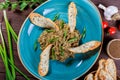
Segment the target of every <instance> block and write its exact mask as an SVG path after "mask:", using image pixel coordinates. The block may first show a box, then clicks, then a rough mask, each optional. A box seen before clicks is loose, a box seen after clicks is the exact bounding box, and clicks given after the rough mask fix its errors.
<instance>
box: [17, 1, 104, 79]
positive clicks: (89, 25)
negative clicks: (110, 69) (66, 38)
mask: <svg viewBox="0 0 120 80" xmlns="http://www.w3.org/2000/svg"><path fill="white" fill-rule="evenodd" d="M72 1H73V2H74V3H75V4H76V6H77V11H78V13H77V26H76V29H77V30H79V31H80V33H82V31H83V29H84V27H86V37H85V38H84V39H82V41H81V42H82V43H85V42H88V41H91V40H98V41H101V42H102V34H103V33H102V27H101V17H100V14H99V12H98V10H97V8H96V7H95V6H94V4H93V3H92V2H91V1H90V0H49V1H46V2H45V3H44V4H42V5H40V6H39V7H37V8H36V9H35V10H34V11H33V12H36V13H39V14H41V15H43V16H45V17H47V18H50V19H53V18H54V16H55V14H57V13H59V14H60V17H59V19H63V20H64V21H65V22H66V23H68V5H69V3H70V2H72ZM43 30H44V29H42V28H40V27H38V26H35V25H33V24H32V23H31V22H30V20H29V18H27V19H26V20H25V22H24V23H23V25H22V28H21V30H20V33H19V40H18V53H19V57H20V60H21V62H22V64H23V65H24V67H25V68H26V69H27V70H28V71H29V72H30V73H31V74H32V75H33V76H35V77H36V78H38V79H43V80H72V79H77V78H79V77H81V76H82V75H83V74H85V73H86V72H87V71H88V70H89V69H90V68H91V67H92V66H93V64H94V63H95V62H96V60H97V58H98V56H99V54H100V51H101V49H99V50H97V51H94V52H92V53H88V54H87V53H86V54H77V55H75V58H74V59H72V58H69V59H67V60H66V61H65V62H63V63H62V62H59V61H55V60H50V68H49V72H48V74H47V76H45V77H42V76H40V75H39V74H38V64H39V61H40V54H41V50H40V49H39V48H38V49H37V50H36V51H35V50H34V43H35V42H36V40H37V39H38V37H39V36H40V34H41V33H42V32H43ZM37 46H39V47H40V45H39V44H38V45H37Z"/></svg>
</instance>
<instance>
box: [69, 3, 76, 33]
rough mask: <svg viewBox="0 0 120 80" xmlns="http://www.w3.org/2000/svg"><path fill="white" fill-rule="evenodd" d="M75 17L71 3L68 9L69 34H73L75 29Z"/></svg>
mask: <svg viewBox="0 0 120 80" xmlns="http://www.w3.org/2000/svg"><path fill="white" fill-rule="evenodd" d="M76 15H77V9H76V5H75V3H74V2H71V3H70V5H69V9H68V20H69V23H68V24H69V27H70V32H73V31H74V30H75V27H76Z"/></svg>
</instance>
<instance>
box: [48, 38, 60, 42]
mask: <svg viewBox="0 0 120 80" xmlns="http://www.w3.org/2000/svg"><path fill="white" fill-rule="evenodd" d="M57 40H58V37H55V38H52V39H50V40H49V43H53V42H55V41H57Z"/></svg>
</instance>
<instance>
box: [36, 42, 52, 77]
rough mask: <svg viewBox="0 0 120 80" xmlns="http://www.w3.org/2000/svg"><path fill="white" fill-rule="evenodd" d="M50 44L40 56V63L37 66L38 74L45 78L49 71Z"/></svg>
mask: <svg viewBox="0 0 120 80" xmlns="http://www.w3.org/2000/svg"><path fill="white" fill-rule="evenodd" d="M51 47H52V44H50V45H48V46H47V47H46V48H45V49H44V50H43V52H42V53H41V55H40V63H39V66H38V73H39V74H40V75H41V76H45V75H46V74H47V73H48V69H49V55H50V49H51Z"/></svg>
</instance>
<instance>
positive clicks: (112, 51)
mask: <svg viewBox="0 0 120 80" xmlns="http://www.w3.org/2000/svg"><path fill="white" fill-rule="evenodd" d="M107 54H108V55H109V56H110V57H111V58H112V59H115V60H120V39H113V40H111V41H110V42H109V43H108V45H107Z"/></svg>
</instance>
